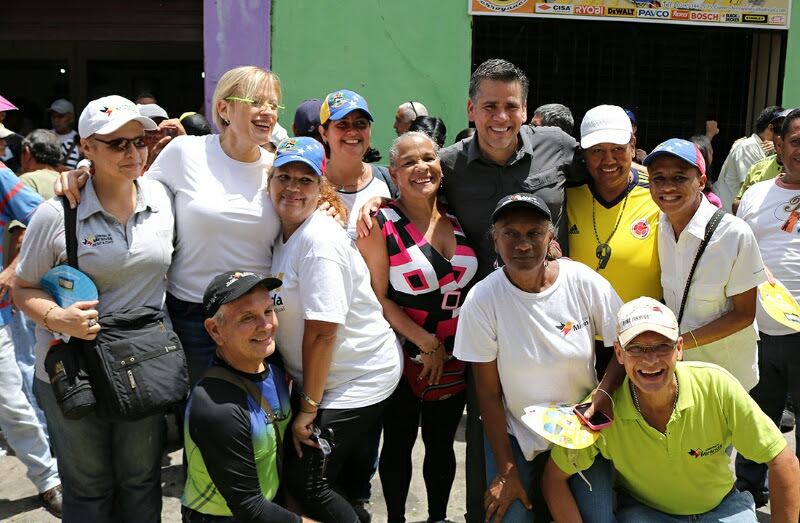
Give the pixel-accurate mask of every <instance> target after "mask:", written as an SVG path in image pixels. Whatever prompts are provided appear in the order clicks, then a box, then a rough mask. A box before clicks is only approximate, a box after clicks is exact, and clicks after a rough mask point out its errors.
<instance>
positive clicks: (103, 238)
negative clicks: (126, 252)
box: [83, 234, 114, 247]
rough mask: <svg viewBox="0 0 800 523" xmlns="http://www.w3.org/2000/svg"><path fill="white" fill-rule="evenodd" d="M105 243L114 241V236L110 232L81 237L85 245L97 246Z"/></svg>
mask: <svg viewBox="0 0 800 523" xmlns="http://www.w3.org/2000/svg"><path fill="white" fill-rule="evenodd" d="M107 243H114V238H113V237H112V236H111V235H110V234H90V235H89V236H86V237H85V238H84V239H83V244H84V245H85V246H87V247H97V246H98V245H104V244H107Z"/></svg>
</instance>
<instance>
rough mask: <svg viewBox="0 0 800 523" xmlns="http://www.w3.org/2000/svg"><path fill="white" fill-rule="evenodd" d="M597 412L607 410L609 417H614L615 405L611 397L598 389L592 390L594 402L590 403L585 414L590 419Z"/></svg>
mask: <svg viewBox="0 0 800 523" xmlns="http://www.w3.org/2000/svg"><path fill="white" fill-rule="evenodd" d="M595 412H605V413H606V414H608V417H609V418H612V419H613V414H612V413H613V412H614V405H613V403H611V398H610V397H608V396H607V395H606V394H605V393H604V392H600V391H599V390H597V389H594V390H593V391H592V404H591V405H589V408H588V409H586V412H585V413H584V414H583V415H584V416H585V417H586V419H590V418H591V417H592V416H594V413H595ZM581 423H583V420H581Z"/></svg>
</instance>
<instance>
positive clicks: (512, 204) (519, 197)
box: [492, 192, 553, 223]
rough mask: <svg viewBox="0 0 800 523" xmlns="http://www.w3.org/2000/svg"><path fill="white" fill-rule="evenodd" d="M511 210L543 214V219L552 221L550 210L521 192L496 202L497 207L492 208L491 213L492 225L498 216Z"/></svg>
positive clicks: (539, 201) (530, 195)
mask: <svg viewBox="0 0 800 523" xmlns="http://www.w3.org/2000/svg"><path fill="white" fill-rule="evenodd" d="M512 209H532V210H534V211H538V212H539V213H541V214H544V216H545V218H547V219H548V220H549V221H553V217H552V215H551V214H550V209H549V208H548V207H547V205H545V204H544V202H542V200H540V199H539V198H537V197H536V196H534V195H532V194H528V193H524V192H521V193H517V194H511V195H509V196H506V197H505V198H502V199H501V200H500V201H499V202H497V207H495V208H494V212H493V213H492V223H495V222H497V220H499V219H500V216H502V215H503V214H505V213H507V212H508V211H510V210H512Z"/></svg>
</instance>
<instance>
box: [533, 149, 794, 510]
mask: <svg viewBox="0 0 800 523" xmlns="http://www.w3.org/2000/svg"><path fill="white" fill-rule="evenodd" d="M651 154H652V153H651ZM617 335H618V337H619V339H618V341H616V342H615V343H614V351H615V355H616V359H617V361H619V363H620V364H622V365H624V367H625V373H626V377H625V381H624V382H623V384H622V386H621V387H619V388H618V389H617V390H616V392H615V393H614V394H613V396H614V423H612V424H611V426H609V427H607V428H604V429H603V430H602V432H601V436H600V437H599V438H598V439H597V440H596V441H595V442H594V443H593V444H592V445H590V446H589V447H587V448H584V449H580V450H571V449H566V448H563V447H556V448H554V449H553V452H552V453H551V454H550V459H549V460H548V463H547V467H546V469H545V475H544V479H543V489H544V494H545V498H546V499H547V504H548V506H549V507H550V511H551V513H552V514H553V516H554V519H555V521H556V522H561V521H565V522H570V523H574V522H576V521H580V520H581V515H580V514H579V513H578V510H577V507H576V506H575V502H574V499H573V495H572V492H571V491H570V485H574V483H573V480H574V479H576V478H575V476H574V474H575V473H576V472H578V473H580V471H585V470H587V469H589V468H590V467H591V465H592V463H593V462H594V461H595V460H596V459H598V458H600V457H603V458H606V459H609V460H611V461H612V462H613V463H614V468H615V469H616V471H617V479H618V482H619V483H620V486H621V487H622V489H623V493H622V494H621V495H620V499H619V508H618V512H617V514H616V521H620V522H632V523H639V522H641V521H664V522H666V521H675V522H677V521H687V519H688V520H689V521H695V520H698V521H752V522H754V523H755V522H756V521H758V520H757V518H756V513H755V505H754V504H753V497H752V496H751V495H750V493H748V492H740V491H738V490H736V488H735V487H734V486H733V477H732V475H731V471H730V469H729V468H728V466H729V463H730V459H729V458H728V455H727V454H726V453H725V449H726V448H727V447H729V446H730V445H733V446H734V447H736V450H737V452H739V453H742V454H743V455H746V456H749V457H750V458H752V459H754V460H756V461H758V462H760V463H766V464H767V466H768V467H769V471H770V483H771V484H772V485H771V486H772V490H773V500H772V504H771V507H772V509H771V518H772V522H773V523H778V522H782V523H783V522H786V523H788V522H792V523H794V522H796V521H797V519H798V515H800V469H798V462H797V458H796V457H795V456H794V455H793V454H792V452H791V449H790V448H789V447H788V446H787V444H786V441H785V440H784V439H783V436H782V435H781V432H780V430H778V428H777V427H776V426H775V424H774V423H773V422H772V421H771V420H770V419H769V418H768V417H767V416H766V415H765V414H764V413H763V412H762V411H761V409H760V408H759V407H758V405H756V403H755V402H754V401H753V400H752V399H751V398H750V396H748V395H747V392H746V391H745V390H744V389H743V388H742V386H741V385H740V384H739V382H738V381H736V379H734V378H733V376H731V375H730V374H729V373H728V372H726V371H725V370H724V369H722V368H720V367H718V366H717V365H713V364H709V363H702V362H681V361H680V360H681V359H682V356H684V355H685V352H684V351H685V344H686V343H687V338H685V337H683V336H681V335H680V331H679V329H678V322H677V321H676V319H675V315H674V314H673V312H672V311H671V310H670V309H669V308H668V307H666V306H664V305H663V304H662V303H661V302H658V301H656V300H654V299H653V298H648V297H641V298H637V299H635V300H633V301H630V302H628V303H626V304H625V305H624V306H623V307H622V308H621V309H620V310H619V314H618V316H617ZM692 343H693V340H692V339H691V338H688V344H690V345H691V344H692ZM568 482H569V483H568ZM603 486H604V485H599V487H600V488H601V489H602V487H603ZM596 487H597V486H596ZM601 494H603V491H602V490H599V491H597V492H593V494H592V495H601ZM592 516H593V517H592V521H609V520H610V521H613V520H614V515H613V514H611V513H610V512H607V513H594V514H593V515H592Z"/></svg>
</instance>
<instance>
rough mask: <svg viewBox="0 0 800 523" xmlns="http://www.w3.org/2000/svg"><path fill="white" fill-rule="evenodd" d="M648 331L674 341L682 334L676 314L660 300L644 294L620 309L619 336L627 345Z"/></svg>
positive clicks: (620, 340)
mask: <svg viewBox="0 0 800 523" xmlns="http://www.w3.org/2000/svg"><path fill="white" fill-rule="evenodd" d="M648 331H652V332H657V333H658V334H661V335H663V336H666V337H667V338H669V339H670V340H672V341H673V342H674V341H678V336H680V332H679V331H678V320H676V319H675V314H673V312H672V311H671V310H670V309H669V307H667V306H666V305H664V304H663V303H661V302H660V301H656V300H654V299H653V298H648V297H647V296H642V297H641V298H636V299H635V300H632V301H629V302H628V303H626V304H625V305H623V306H622V307H621V308H620V309H619V312H618V313H617V336H618V337H619V343H620V345H622V346H623V347H625V346H626V345H627V344H628V342H630V341H631V340H632V339H633V338H635V337H636V336H638V335H639V334H642V333H643V332H648Z"/></svg>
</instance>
